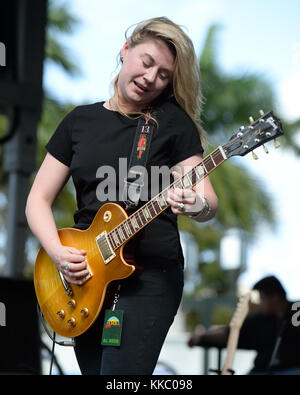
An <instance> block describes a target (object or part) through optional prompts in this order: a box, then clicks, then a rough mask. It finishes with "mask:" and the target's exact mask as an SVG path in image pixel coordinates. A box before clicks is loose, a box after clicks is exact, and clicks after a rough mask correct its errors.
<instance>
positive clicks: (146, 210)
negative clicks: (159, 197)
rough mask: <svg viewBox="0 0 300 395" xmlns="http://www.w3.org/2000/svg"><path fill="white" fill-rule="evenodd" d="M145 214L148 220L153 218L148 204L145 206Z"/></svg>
mask: <svg viewBox="0 0 300 395" xmlns="http://www.w3.org/2000/svg"><path fill="white" fill-rule="evenodd" d="M144 214H145V217H146V219H147V221H148V220H149V218H152V216H151V214H150V212H149V209H148V207H147V205H146V206H145V208H144Z"/></svg>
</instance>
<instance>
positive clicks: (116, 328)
mask: <svg viewBox="0 0 300 395" xmlns="http://www.w3.org/2000/svg"><path fill="white" fill-rule="evenodd" d="M122 324H123V310H106V311H105V317H104V325H103V332H102V341H101V344H102V346H120V344H121V333H122Z"/></svg>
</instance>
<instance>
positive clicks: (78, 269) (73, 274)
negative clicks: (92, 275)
mask: <svg viewBox="0 0 300 395" xmlns="http://www.w3.org/2000/svg"><path fill="white" fill-rule="evenodd" d="M86 255H87V252H86V251H84V250H78V249H77V248H74V247H67V246H63V245H62V246H60V247H59V248H58V250H57V251H56V252H55V254H54V257H53V258H52V259H53V261H54V263H55V264H56V267H57V269H58V270H59V271H60V272H61V273H62V274H63V276H64V278H65V279H66V281H67V282H68V283H71V284H76V285H81V284H82V278H84V277H85V276H87V275H88V274H89V271H88V269H87V261H86Z"/></svg>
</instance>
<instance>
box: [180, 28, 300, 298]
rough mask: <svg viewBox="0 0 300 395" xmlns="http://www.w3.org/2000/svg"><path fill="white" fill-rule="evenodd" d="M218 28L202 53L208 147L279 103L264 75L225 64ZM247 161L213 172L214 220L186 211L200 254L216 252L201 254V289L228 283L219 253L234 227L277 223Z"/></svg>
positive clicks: (183, 221) (220, 288) (250, 231)
mask: <svg viewBox="0 0 300 395" xmlns="http://www.w3.org/2000/svg"><path fill="white" fill-rule="evenodd" d="M217 32H218V25H213V26H211V27H210V29H209V30H208V34H207V38H206V41H205V44H204V47H203V51H202V53H201V55H200V59H199V63H200V69H201V75H202V91H203V95H204V97H205V103H204V106H203V119H202V123H203V127H204V129H205V130H206V131H207V136H208V137H207V140H208V144H207V146H208V151H210V150H212V149H213V148H215V146H216V145H219V144H223V143H225V142H226V141H227V140H228V139H229V137H230V136H231V135H232V134H233V132H234V131H236V130H238V128H239V127H240V126H241V125H245V124H247V123H248V122H249V121H248V119H249V116H250V115H253V116H255V114H257V115H258V114H259V110H260V109H262V108H263V109H266V110H269V109H273V108H274V103H275V99H274V93H273V91H272V88H271V86H272V85H271V83H270V82H269V81H267V80H266V79H265V78H264V77H262V76H260V75H255V74H252V75H249V74H248V75H229V74H225V73H224V72H223V71H222V70H221V68H220V66H219V65H218V62H217V59H216V53H217V49H216V36H217ZM293 131H294V129H293V126H291V125H290V130H289V133H288V135H289V136H290V139H289V138H286V144H285V145H286V146H289V147H290V148H292V149H294V150H297V147H296V146H295V145H292V144H291V141H292V137H291V136H292V134H293ZM241 162H242V161H241V160H234V159H231V160H230V161H228V162H226V163H224V164H223V165H222V166H220V167H219V168H218V169H217V170H216V171H215V172H213V173H212V174H211V176H210V178H211V181H212V184H213V186H214V189H215V191H216V193H217V195H218V196H219V198H220V206H219V210H218V213H217V216H216V218H215V219H214V221H212V222H209V223H207V224H197V223H195V222H194V221H191V220H189V219H187V218H186V217H183V216H180V220H179V224H180V228H181V229H182V230H185V231H188V232H190V233H192V234H193V236H194V238H195V240H196V243H197V244H198V246H199V250H200V251H201V252H202V254H200V257H201V256H202V257H203V256H205V254H203V252H205V250H209V251H212V252H214V256H215V259H214V261H213V262H210V263H209V264H208V263H207V262H205V260H202V259H200V262H199V270H200V272H201V275H202V281H201V284H200V285H199V289H200V290H201V289H203V288H206V287H209V288H213V289H214V290H215V291H216V292H217V293H223V292H226V290H227V289H228V281H227V280H228V279H227V278H226V276H225V275H224V273H223V272H222V270H221V268H220V257H219V248H220V241H221V239H222V237H223V236H224V234H225V232H226V231H227V230H228V229H231V228H238V229H243V230H244V231H246V232H247V236H248V239H250V240H251V239H252V238H253V237H254V235H255V234H256V230H257V229H258V228H259V227H260V226H261V224H262V223H267V224H269V225H273V224H274V223H275V215H274V209H273V204H272V198H271V196H269V194H268V193H267V192H266V191H265V189H264V188H263V186H262V185H261V183H260V181H259V180H257V179H256V178H255V177H254V176H253V175H252V174H251V173H250V172H249V170H247V169H246V167H245V166H243V165H242V164H241Z"/></svg>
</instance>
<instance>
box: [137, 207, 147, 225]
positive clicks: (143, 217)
mask: <svg viewBox="0 0 300 395" xmlns="http://www.w3.org/2000/svg"><path fill="white" fill-rule="evenodd" d="M139 211H140V218H141V220H142V222H143V225H144V224H146V223H147V219H146V217H145V214H144V210H143V209H141V210H139Z"/></svg>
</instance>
